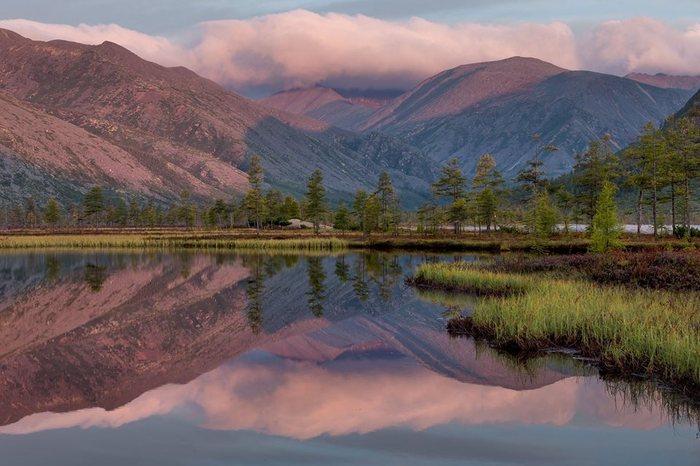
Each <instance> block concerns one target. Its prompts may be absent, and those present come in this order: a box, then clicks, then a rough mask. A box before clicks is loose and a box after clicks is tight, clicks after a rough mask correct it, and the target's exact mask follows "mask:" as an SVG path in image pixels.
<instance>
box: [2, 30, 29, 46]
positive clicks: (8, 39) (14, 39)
mask: <svg viewBox="0 0 700 466" xmlns="http://www.w3.org/2000/svg"><path fill="white" fill-rule="evenodd" d="M26 40H27V39H26V38H24V37H22V36H20V35H19V34H17V33H16V32H14V31H10V30H9V29H2V28H0V44H11V43H19V42H25V41H26Z"/></svg>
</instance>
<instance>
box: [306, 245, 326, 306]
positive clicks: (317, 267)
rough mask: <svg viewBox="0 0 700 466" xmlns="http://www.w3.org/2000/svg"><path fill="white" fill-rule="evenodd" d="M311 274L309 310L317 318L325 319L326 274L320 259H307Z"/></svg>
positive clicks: (308, 293)
mask: <svg viewBox="0 0 700 466" xmlns="http://www.w3.org/2000/svg"><path fill="white" fill-rule="evenodd" d="M307 265H308V274H309V291H308V292H307V293H306V294H307V295H308V296H309V309H310V310H311V313H312V314H313V315H314V317H316V318H321V317H323V301H324V300H325V299H326V296H325V292H326V285H325V281H326V272H325V270H323V263H322V261H321V258H320V257H309V258H308V259H307Z"/></svg>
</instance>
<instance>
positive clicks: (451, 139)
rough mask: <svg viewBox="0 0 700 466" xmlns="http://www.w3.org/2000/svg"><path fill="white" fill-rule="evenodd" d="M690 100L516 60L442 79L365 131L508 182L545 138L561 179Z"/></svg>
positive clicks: (378, 116) (552, 170)
mask: <svg viewBox="0 0 700 466" xmlns="http://www.w3.org/2000/svg"><path fill="white" fill-rule="evenodd" d="M690 94H691V93H690V91H687V90H682V89H661V88H658V87H654V86H649V85H645V84H641V83H638V82H636V81H632V80H629V79H624V78H619V77H615V76H609V75H604V74H599V73H592V72H586V71H566V70H563V69H561V68H557V67H555V66H553V65H550V64H547V63H544V62H542V61H540V60H536V59H531V58H512V59H508V60H502V61H498V62H491V63H480V64H475V65H468V66H464V67H459V68H455V69H454V70H449V71H445V72H443V73H440V74H439V75H437V76H435V77H433V78H430V79H428V80H426V81H424V82H423V83H421V84H420V85H418V86H417V87H416V88H415V89H414V90H412V91H409V92H408V93H406V94H405V95H404V96H402V97H400V98H399V99H397V100H396V101H394V102H393V103H392V104H390V105H388V106H387V107H384V108H382V109H380V110H379V111H378V112H376V113H375V114H374V115H373V116H372V117H371V118H370V119H369V120H368V122H367V123H366V124H365V130H371V131H381V132H384V133H386V134H389V135H391V136H394V137H397V138H399V139H401V140H403V141H405V142H407V143H409V144H411V145H413V146H416V147H418V148H419V149H422V150H423V151H425V152H426V153H428V154H430V156H431V157H432V158H433V160H435V161H436V162H437V163H442V162H443V161H444V160H445V159H447V158H449V157H452V156H456V157H458V158H459V160H460V161H461V164H462V166H463V168H464V169H466V170H467V171H468V172H472V171H473V170H474V167H475V164H476V161H477V160H478V158H479V157H480V156H481V155H483V154H485V153H490V154H492V155H493V156H494V157H495V158H496V161H497V163H498V166H499V169H500V170H502V171H503V172H504V174H505V175H506V176H508V177H512V176H514V175H515V174H516V173H517V172H518V171H519V170H520V169H522V167H523V166H524V164H525V163H526V162H527V160H529V159H531V158H532V157H533V156H534V153H535V151H536V148H535V144H534V143H533V142H532V135H533V134H534V133H539V134H541V142H542V143H543V144H546V145H550V144H552V145H556V146H558V147H559V148H560V150H559V151H558V152H554V153H551V154H549V155H547V156H546V158H545V160H544V161H545V169H546V171H547V174H548V175H550V176H555V175H560V174H564V173H566V172H568V171H569V170H570V169H571V167H572V165H573V161H574V156H575V154H576V153H577V152H579V151H582V150H584V149H585V147H586V146H587V144H588V143H589V141H590V140H592V139H594V138H598V137H601V136H602V135H604V134H610V135H611V136H612V139H613V143H614V144H615V145H616V146H617V147H624V146H626V145H627V144H629V143H630V142H631V141H632V140H634V138H635V137H636V136H637V135H638V134H639V131H640V129H641V128H642V126H643V125H644V124H645V123H647V122H649V121H654V122H661V121H663V119H664V118H666V117H667V116H668V115H670V114H673V113H675V112H676V111H677V110H678V109H679V108H681V107H682V106H683V104H684V103H685V102H686V101H687V99H688V97H689V96H690Z"/></svg>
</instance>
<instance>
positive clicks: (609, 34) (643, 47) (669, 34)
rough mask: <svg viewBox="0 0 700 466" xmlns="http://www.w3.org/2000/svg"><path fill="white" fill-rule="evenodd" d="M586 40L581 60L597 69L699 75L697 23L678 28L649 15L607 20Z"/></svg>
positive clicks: (698, 25)
mask: <svg viewBox="0 0 700 466" xmlns="http://www.w3.org/2000/svg"><path fill="white" fill-rule="evenodd" d="M587 42H588V43H587V44H586V45H587V46H586V47H582V49H581V50H582V52H581V55H582V56H583V62H584V63H585V64H587V65H588V66H589V67H591V68H594V69H598V70H601V71H606V72H610V73H618V74H625V73H629V72H633V71H634V72H650V73H656V72H665V73H671V74H700V23H698V24H695V25H692V26H690V27H689V28H687V29H686V30H683V31H679V30H676V29H674V28H672V27H670V26H669V25H667V24H665V23H663V22H661V21H657V20H655V19H651V18H634V19H628V20H624V21H608V22H605V23H603V24H601V25H599V26H598V27H597V28H595V30H594V31H593V36H592V38H591V39H590V40H589V41H587Z"/></svg>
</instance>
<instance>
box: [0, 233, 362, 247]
mask: <svg viewBox="0 0 700 466" xmlns="http://www.w3.org/2000/svg"><path fill="white" fill-rule="evenodd" d="M347 246H348V244H347V242H346V241H344V240H342V239H339V238H334V237H321V238H297V239H295V238H288V239H272V238H245V237H234V236H231V237H227V238H220V237H207V236H204V235H202V236H190V235H175V236H172V235H148V234H145V235H144V234H128V235H125V234H122V235H114V234H73V235H22V236H19V235H13V236H0V249H208V250H211V249H213V250H261V251H264V250H289V251H335V250H341V249H345V248H347Z"/></svg>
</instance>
